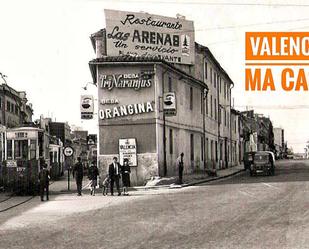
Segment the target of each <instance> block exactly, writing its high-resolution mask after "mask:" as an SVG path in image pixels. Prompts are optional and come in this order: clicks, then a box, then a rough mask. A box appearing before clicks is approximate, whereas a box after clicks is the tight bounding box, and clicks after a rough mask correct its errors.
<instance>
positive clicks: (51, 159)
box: [49, 151, 54, 163]
mask: <svg viewBox="0 0 309 249" xmlns="http://www.w3.org/2000/svg"><path fill="white" fill-rule="evenodd" d="M49 158H50V163H54V152H53V151H50V152H49Z"/></svg>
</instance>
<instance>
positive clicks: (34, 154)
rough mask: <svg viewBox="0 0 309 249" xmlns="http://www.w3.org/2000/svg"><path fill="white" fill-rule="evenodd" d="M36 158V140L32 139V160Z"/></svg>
mask: <svg viewBox="0 0 309 249" xmlns="http://www.w3.org/2000/svg"><path fill="white" fill-rule="evenodd" d="M35 158H36V140H30V160H31V159H35Z"/></svg>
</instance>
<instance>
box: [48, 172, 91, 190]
mask: <svg viewBox="0 0 309 249" xmlns="http://www.w3.org/2000/svg"><path fill="white" fill-rule="evenodd" d="M88 184H89V180H88V178H87V176H84V178H83V190H84V189H87V187H88ZM69 186H70V190H68V175H67V172H65V174H64V176H63V177H61V178H60V179H59V180H57V181H52V182H50V185H49V192H50V193H51V194H53V193H57V194H61V193H63V194H66V193H74V192H76V193H77V187H76V182H75V179H74V178H73V177H72V174H71V175H70V184H69Z"/></svg>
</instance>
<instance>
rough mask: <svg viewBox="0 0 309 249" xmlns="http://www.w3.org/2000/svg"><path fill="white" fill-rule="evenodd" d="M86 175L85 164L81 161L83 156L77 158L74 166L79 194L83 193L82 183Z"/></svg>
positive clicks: (74, 175)
mask: <svg viewBox="0 0 309 249" xmlns="http://www.w3.org/2000/svg"><path fill="white" fill-rule="evenodd" d="M83 176H84V166H83V164H82V162H81V158H80V157H78V158H77V163H76V164H75V165H74V167H73V177H75V181H76V186H77V195H78V196H81V195H82V183H83Z"/></svg>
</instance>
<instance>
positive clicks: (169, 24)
mask: <svg viewBox="0 0 309 249" xmlns="http://www.w3.org/2000/svg"><path fill="white" fill-rule="evenodd" d="M105 19H106V41H107V55H108V56H119V55H131V56H139V57H156V58H160V59H164V60H166V61H168V62H172V63H179V64H194V48H195V47H194V46H195V44H194V25H193V21H188V20H185V19H180V18H171V17H165V16H159V15H153V14H148V13H141V12H140V13H136V12H126V11H116V10H105Z"/></svg>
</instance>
